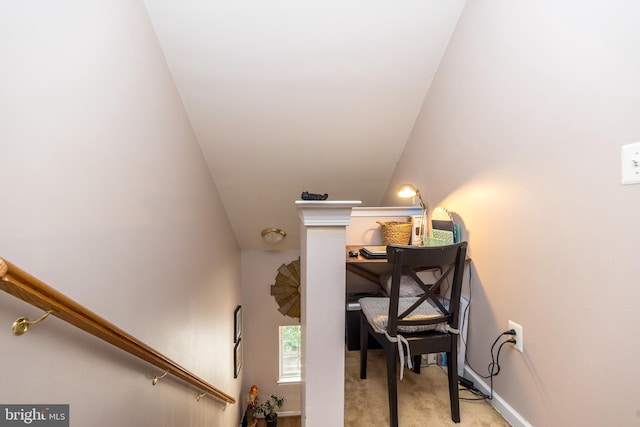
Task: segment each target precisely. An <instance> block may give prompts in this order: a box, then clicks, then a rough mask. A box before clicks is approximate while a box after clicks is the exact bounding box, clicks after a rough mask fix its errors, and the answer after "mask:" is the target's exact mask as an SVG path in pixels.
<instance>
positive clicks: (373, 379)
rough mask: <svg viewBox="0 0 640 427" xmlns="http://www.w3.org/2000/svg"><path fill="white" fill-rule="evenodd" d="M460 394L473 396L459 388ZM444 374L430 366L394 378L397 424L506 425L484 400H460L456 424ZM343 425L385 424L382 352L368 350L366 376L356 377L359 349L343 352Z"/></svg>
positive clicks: (366, 426)
mask: <svg viewBox="0 0 640 427" xmlns="http://www.w3.org/2000/svg"><path fill="white" fill-rule="evenodd" d="M460 397H468V398H473V397H475V396H474V395H472V394H471V393H469V392H466V391H461V392H460ZM450 411H451V410H450V406H449V389H448V387H447V374H446V372H444V371H443V370H442V368H440V367H438V366H435V365H431V366H429V367H424V368H422V372H421V373H420V375H417V374H415V373H413V372H412V371H409V370H407V369H405V374H404V379H403V380H402V381H398V413H399V419H398V424H399V427H424V426H475V427H480V426H483V427H495V426H509V423H508V422H507V421H506V420H505V419H504V418H502V416H501V415H500V414H499V413H498V412H496V410H495V409H493V407H492V406H491V405H490V404H489V403H488V402H486V401H484V400H479V401H466V400H460V423H459V424H456V423H454V422H453V421H451V412H450ZM344 425H345V427H385V426H388V425H389V404H388V400H387V373H386V368H385V362H384V353H383V352H382V351H380V350H377V351H376V350H374V351H369V363H368V364H367V379H366V380H361V379H360V352H358V351H347V352H346V364H345V422H344Z"/></svg>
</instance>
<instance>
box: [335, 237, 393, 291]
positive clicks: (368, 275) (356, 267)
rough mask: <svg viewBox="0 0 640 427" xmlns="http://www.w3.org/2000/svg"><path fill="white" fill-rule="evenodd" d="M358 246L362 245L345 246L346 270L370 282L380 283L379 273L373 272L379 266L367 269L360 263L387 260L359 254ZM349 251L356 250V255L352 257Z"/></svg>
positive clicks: (385, 261) (384, 262)
mask: <svg viewBox="0 0 640 427" xmlns="http://www.w3.org/2000/svg"><path fill="white" fill-rule="evenodd" d="M360 248H362V245H357V246H347V248H346V251H345V261H346V267H347V271H350V272H352V273H355V274H357V275H358V276H360V277H363V278H365V279H367V280H368V281H370V282H373V283H376V284H380V280H379V279H380V275H379V274H375V272H374V271H373V270H375V271H378V270H380V268H376V269H371V268H369V269H367V268H365V267H363V265H362V264H370V266H371V264H387V260H386V259H369V258H365V257H363V256H362V255H360ZM350 251H356V252H358V256H357V257H352V256H349V252H350ZM382 270H389V271H390V268H387V269H385V268H383V269H382Z"/></svg>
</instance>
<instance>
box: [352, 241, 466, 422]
mask: <svg viewBox="0 0 640 427" xmlns="http://www.w3.org/2000/svg"><path fill="white" fill-rule="evenodd" d="M466 253H467V242H461V243H456V244H453V245H447V246H425V247H418V246H398V245H389V246H387V257H388V262H389V263H391V264H393V276H392V279H391V292H390V295H389V297H387V298H362V299H360V301H359V302H360V306H361V309H362V314H361V317H360V322H361V327H360V378H361V379H366V377H367V350H368V348H367V347H368V337H369V336H372V337H374V338H375V340H376V341H377V342H378V343H380V345H381V346H382V347H383V349H384V351H385V355H386V360H387V384H388V392H389V416H390V425H391V427H397V426H398V390H397V376H398V375H397V367H396V364H397V360H398V356H400V359H401V360H400V366H401V376H402V372H403V371H402V370H403V368H404V363H405V360H406V361H407V364H409V366H411V364H412V363H411V362H413V365H414V366H415V367H414V368H413V369H414V372H416V373H420V361H421V355H422V354H428V353H440V352H445V353H446V354H447V371H448V378H449V399H450V401H451V419H452V420H453V421H454V422H456V423H458V422H460V404H459V398H458V334H459V331H458V319H459V310H460V296H461V293H462V277H463V274H464V263H465V258H466ZM433 269H437V271H438V272H439V273H440V274H439V275H438V276H439V277H438V278H437V279H435V282H434V283H432V284H425V283H424V282H423V280H422V279H421V278H420V277H419V275H418V274H417V273H418V272H420V271H424V270H433ZM407 277H410V278H413V280H414V281H415V282H416V283H418V284H419V285H420V287H422V289H423V290H424V294H423V295H421V296H418V297H404V298H403V297H400V284H401V281H402V280H406V278H407ZM443 283H447V284H448V285H449V287H450V295H449V303H448V307H446V308H445V306H446V305H447V304H446V303H443V299H442V298H440V297H439V295H438V294H437V292H439V291H441V290H442V289H441V288H442V286H441V285H442V284H443ZM409 354H410V355H411V358H409Z"/></svg>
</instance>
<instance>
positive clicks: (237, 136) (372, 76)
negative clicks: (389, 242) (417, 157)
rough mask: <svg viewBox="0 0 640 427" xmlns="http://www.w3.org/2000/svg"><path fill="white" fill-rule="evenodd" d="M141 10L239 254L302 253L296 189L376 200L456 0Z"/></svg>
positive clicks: (185, 2) (449, 28) (150, 1)
mask: <svg viewBox="0 0 640 427" xmlns="http://www.w3.org/2000/svg"><path fill="white" fill-rule="evenodd" d="M144 3H145V5H146V7H147V10H148V12H149V15H150V17H151V21H152V23H153V26H154V28H155V30H156V33H157V35H158V39H159V41H160V44H161V46H162V49H163V51H164V54H165V56H166V58H167V63H168V64H169V67H170V69H171V72H172V73H173V76H174V78H175V81H176V84H177V87H178V90H179V91H180V94H181V96H182V99H183V102H184V105H185V109H186V111H187V114H188V115H189V118H190V120H191V123H192V126H193V129H194V132H195V134H196V136H197V138H198V141H199V142H200V145H201V146H202V151H203V153H204V156H205V158H206V161H207V163H208V165H209V168H210V170H211V173H212V176H213V179H214V181H215V183H216V186H217V188H218V191H219V193H220V197H221V199H222V202H223V204H224V207H225V209H226V212H227V215H228V217H229V220H230V222H231V227H232V228H233V230H234V233H235V234H236V237H237V240H238V243H239V245H240V248H241V249H243V250H265V249H267V250H268V249H294V248H298V246H299V228H300V225H299V219H298V213H297V211H296V209H295V206H294V201H295V200H298V199H300V194H301V193H302V192H303V191H310V192H314V193H328V194H329V199H330V200H362V202H363V205H365V206H378V205H379V204H380V202H381V200H382V198H383V196H384V194H385V192H386V190H387V185H388V182H389V179H390V178H391V175H392V173H393V171H394V168H395V166H396V162H397V160H398V158H399V157H400V155H401V153H402V150H403V148H404V145H405V143H406V141H407V139H408V137H409V135H410V133H411V130H412V127H413V124H414V121H415V119H416V116H417V114H418V112H419V110H420V108H421V106H422V103H423V101H424V98H425V96H426V94H427V92H428V89H429V86H430V84H431V81H432V79H433V76H434V74H435V72H436V70H437V68H438V64H439V62H440V60H441V58H442V55H443V53H444V51H445V49H446V46H447V44H448V42H449V39H450V36H451V34H452V32H453V29H454V27H455V24H456V22H457V19H458V17H459V15H460V13H461V11H462V8H463V6H464V0H403V1H399V2H398V1H381V0H366V1H365V0H353V1H351V0H347V1H344V0H342V1H335V0H324V1H301V0H272V1H264V0H244V1H243V0H240V1H225V0H210V1H202V0H182V1H179V2H177V1H174V0H144ZM269 227H278V228H282V229H284V230H286V232H287V238H285V239H284V240H283V241H282V242H281V243H278V244H276V245H275V246H270V245H267V244H266V243H264V242H263V241H262V238H261V236H260V232H261V230H262V229H264V228H269Z"/></svg>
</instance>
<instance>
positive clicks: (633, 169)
mask: <svg viewBox="0 0 640 427" xmlns="http://www.w3.org/2000/svg"><path fill="white" fill-rule="evenodd" d="M622 183H623V184H640V142H635V143H633V144H627V145H623V146H622Z"/></svg>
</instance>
